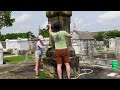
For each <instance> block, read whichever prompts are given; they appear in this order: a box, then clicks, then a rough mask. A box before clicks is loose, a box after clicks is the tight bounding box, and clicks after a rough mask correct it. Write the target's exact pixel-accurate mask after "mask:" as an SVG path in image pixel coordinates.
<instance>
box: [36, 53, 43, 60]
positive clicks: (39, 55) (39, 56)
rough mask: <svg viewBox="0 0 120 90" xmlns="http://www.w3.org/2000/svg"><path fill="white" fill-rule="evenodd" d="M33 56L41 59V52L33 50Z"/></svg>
mask: <svg viewBox="0 0 120 90" xmlns="http://www.w3.org/2000/svg"><path fill="white" fill-rule="evenodd" d="M35 58H37V59H42V53H41V51H35Z"/></svg>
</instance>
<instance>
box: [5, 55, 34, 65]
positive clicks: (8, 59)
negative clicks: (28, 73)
mask: <svg viewBox="0 0 120 90" xmlns="http://www.w3.org/2000/svg"><path fill="white" fill-rule="evenodd" d="M27 59H28V60H34V57H33V55H28V58H27ZM4 60H5V62H9V63H12V64H17V63H19V62H21V61H24V60H26V57H25V55H19V56H11V57H5V58H4Z"/></svg>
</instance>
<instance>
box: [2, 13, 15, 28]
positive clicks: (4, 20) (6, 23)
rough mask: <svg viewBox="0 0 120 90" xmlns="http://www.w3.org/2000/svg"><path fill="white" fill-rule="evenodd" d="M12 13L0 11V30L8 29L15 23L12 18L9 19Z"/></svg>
mask: <svg viewBox="0 0 120 90" xmlns="http://www.w3.org/2000/svg"><path fill="white" fill-rule="evenodd" d="M11 12H12V11H0V29H1V28H2V27H5V26H6V27H10V26H12V25H13V22H14V21H15V19H14V18H11Z"/></svg>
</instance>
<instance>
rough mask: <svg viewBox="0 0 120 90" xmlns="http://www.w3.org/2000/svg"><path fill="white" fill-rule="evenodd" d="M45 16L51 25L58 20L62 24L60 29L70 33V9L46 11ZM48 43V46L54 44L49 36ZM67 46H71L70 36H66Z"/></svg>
mask: <svg viewBox="0 0 120 90" xmlns="http://www.w3.org/2000/svg"><path fill="white" fill-rule="evenodd" d="M46 16H47V18H48V22H50V23H51V25H53V24H54V23H56V22H60V23H61V25H62V30H65V31H67V32H68V33H70V22H71V21H70V17H71V16H72V11H46ZM49 44H50V46H54V42H53V40H52V38H51V37H50V43H49ZM67 46H71V40H70V38H67Z"/></svg>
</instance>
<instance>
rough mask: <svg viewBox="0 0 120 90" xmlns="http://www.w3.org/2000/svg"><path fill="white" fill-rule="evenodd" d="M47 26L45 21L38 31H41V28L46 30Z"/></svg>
mask: <svg viewBox="0 0 120 90" xmlns="http://www.w3.org/2000/svg"><path fill="white" fill-rule="evenodd" d="M47 25H48V21H46V22H45V23H43V24H42V25H40V29H43V28H45V29H46V28H47Z"/></svg>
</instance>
